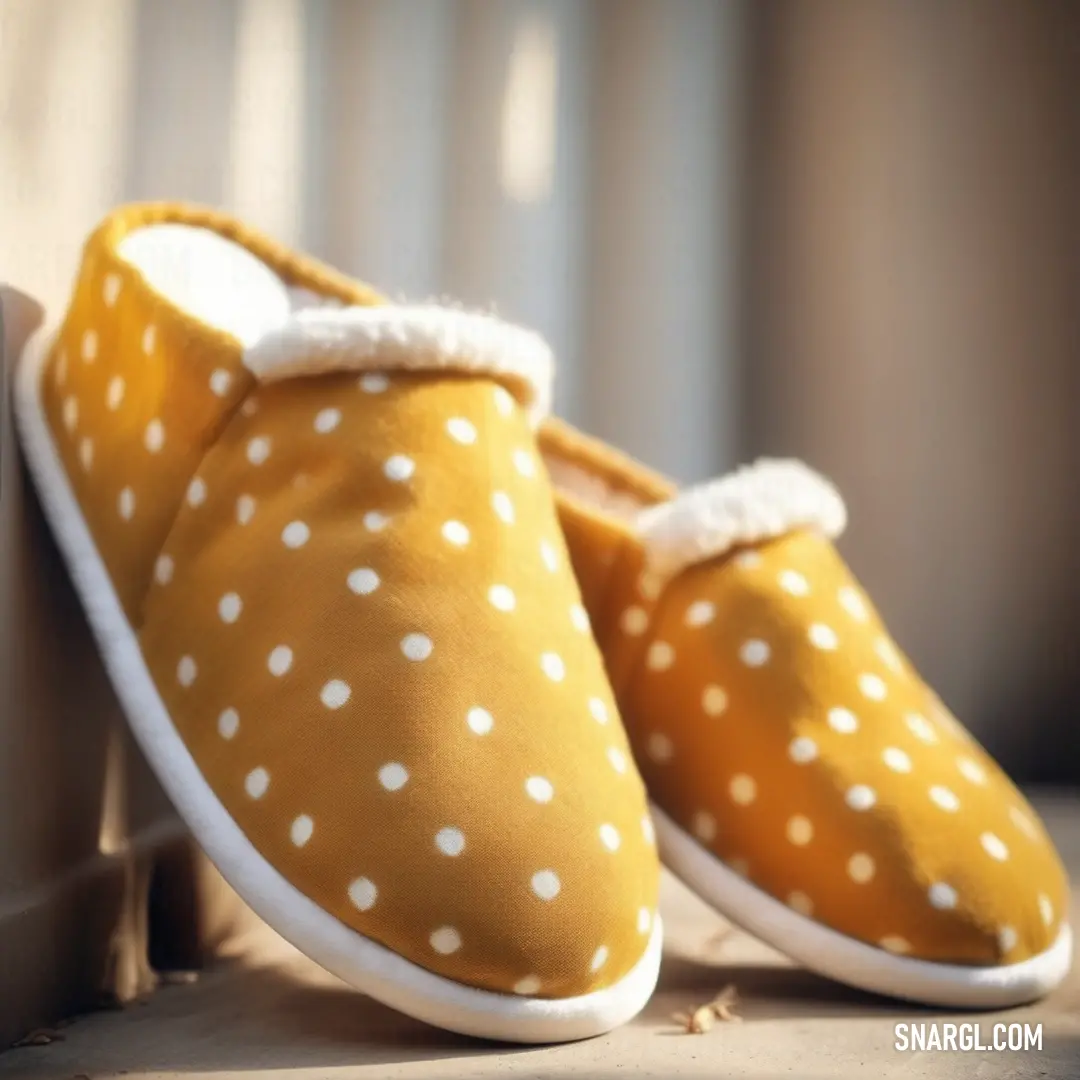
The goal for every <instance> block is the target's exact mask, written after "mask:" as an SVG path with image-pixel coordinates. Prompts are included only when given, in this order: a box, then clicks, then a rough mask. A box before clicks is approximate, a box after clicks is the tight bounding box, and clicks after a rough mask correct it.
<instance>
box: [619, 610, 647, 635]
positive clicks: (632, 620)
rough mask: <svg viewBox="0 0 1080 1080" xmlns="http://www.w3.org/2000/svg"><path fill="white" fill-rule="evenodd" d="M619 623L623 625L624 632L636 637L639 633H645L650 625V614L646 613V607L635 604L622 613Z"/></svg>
mask: <svg viewBox="0 0 1080 1080" xmlns="http://www.w3.org/2000/svg"><path fill="white" fill-rule="evenodd" d="M619 625H620V626H621V627H622V630H623V633H624V634H630V635H631V637H636V636H637V635H638V634H643V633H645V629H646V627H648V625H649V616H648V615H646V614H645V609H644V608H640V607H638V606H637V605H636V604H635V605H634V606H632V607H628V608H627V609H626V610H625V611H624V612H623V613H622V618H621V619H620V620H619Z"/></svg>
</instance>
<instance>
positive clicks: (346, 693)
mask: <svg viewBox="0 0 1080 1080" xmlns="http://www.w3.org/2000/svg"><path fill="white" fill-rule="evenodd" d="M351 695H352V688H351V687H350V686H349V684H348V683H347V682H345V681H344V680H342V679H331V680H330V681H329V682H328V683H327V684H326V685H325V686H324V687H323V688H322V690H320V691H319V699H320V700H321V701H322V703H323V704H324V705H325V706H326V707H327V708H328V709H340V708H341V707H342V706H343V705H344V704H345V703H346V702H347V701H348V700H349V698H350V697H351Z"/></svg>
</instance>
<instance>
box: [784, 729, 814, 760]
mask: <svg viewBox="0 0 1080 1080" xmlns="http://www.w3.org/2000/svg"><path fill="white" fill-rule="evenodd" d="M817 755H818V748H817V743H816V742H814V740H813V739H811V738H810V737H809V736H808V735H800V736H798V738H795V739H792V740H791V742H790V743H788V757H789V758H791V760H792V761H794V762H795V763H796V764H797V765H805V764H806V763H807V762H808V761H813V760H814V758H816V757H817Z"/></svg>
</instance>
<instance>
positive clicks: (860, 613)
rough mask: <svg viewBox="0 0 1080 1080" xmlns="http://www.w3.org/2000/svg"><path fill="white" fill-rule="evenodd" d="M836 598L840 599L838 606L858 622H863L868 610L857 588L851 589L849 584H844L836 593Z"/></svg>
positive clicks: (866, 617) (868, 614)
mask: <svg viewBox="0 0 1080 1080" xmlns="http://www.w3.org/2000/svg"><path fill="white" fill-rule="evenodd" d="M836 595H837V599H839V601H840V606H841V607H842V608H843V609H844V610H845V611H846V612H847V613H848V614H849V615H850V616H851V617H852V618H853V619H857V620H858V621H859V622H865V621H866V620H867V619H868V618H869V616H870V612H869V611H868V610H867V607H866V601H865V600H863V598H862V596H861V595H860V594H859V591H858V590H857V589H853V588H852V587H851V586H850V585H845V586H844V587H843V588H842V589H841V590H840V591H839V592H838V593H837V594H836Z"/></svg>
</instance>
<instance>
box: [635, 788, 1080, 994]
mask: <svg viewBox="0 0 1080 1080" xmlns="http://www.w3.org/2000/svg"><path fill="white" fill-rule="evenodd" d="M651 810H652V818H653V823H654V824H655V826H656V840H657V844H658V845H659V848H660V855H661V857H662V859H663V861H664V865H665V866H667V867H668V869H670V870H671V871H673V872H674V873H675V874H676V875H677V876H678V877H680V878H681V879H682V880H683V881H684V882H685V883H686V884H687V885H689V887H690V888H691V889H692V890H693V891H694V892H696V893H697V894H698V896H700V897H701V898H702V899H703V900H705V901H706V902H707V903H709V904H711V905H712V906H713V907H714V908H715V909H716V910H717V911H719V912H720V914H721V915H723V916H724V917H725V918H727V919H730V920H731V921H732V922H734V923H736V924H737V925H739V926H741V927H742V928H743V929H744V930H748V931H749V932H750V933H751V934H753V935H754V936H755V937H758V938H760V939H761V940H762V941H764V942H765V943H766V944H768V945H771V946H772V947H773V948H774V949H777V950H778V951H779V952H782V953H783V954H784V955H785V956H789V957H791V959H793V960H796V961H798V962H799V963H801V964H804V965H805V966H806V967H808V968H809V969H810V970H811V971H816V972H818V973H819V974H821V975H827V976H828V977H829V978H832V979H836V980H837V981H839V982H843V983H847V984H848V985H849V986H856V987H858V988H859V989H861V990H870V991H872V992H873V993H875V994H888V995H889V996H890V997H895V998H902V999H904V1000H907V1001H918V1002H921V1003H922V1004H924V1005H940V1006H943V1007H945V1008H953V1009H1006V1008H1010V1007H1012V1006H1013V1005H1022V1004H1024V1003H1025V1002H1028V1001H1034V1000H1035V999H1036V998H1040V997H1042V996H1043V995H1044V994H1048V993H1049V992H1050V991H1051V990H1053V989H1054V987H1056V986H1058V985H1059V984H1060V983H1061V982H1062V981H1063V980H1064V978H1065V976H1066V975H1068V973H1069V968H1070V966H1071V964H1072V950H1073V941H1072V931H1071V930H1070V928H1069V926H1068V924H1067V923H1062V925H1061V930H1060V932H1059V933H1058V936H1057V939H1056V940H1055V941H1054V943H1053V944H1052V945H1051V946H1050V947H1049V948H1048V949H1046V950H1045V951H1044V952H1041V953H1039V954H1038V955H1036V956H1032V957H1030V958H1029V959H1027V960H1021V961H1020V962H1019V963H1016V964H1001V965H998V966H996V967H976V966H974V965H966V964H938V963H935V962H934V961H932V960H917V959H915V958H914V957H911V956H894V955H893V954H892V953H888V952H886V951H885V950H884V949H878V948H875V947H874V946H873V945H868V944H866V943H865V942H863V941H858V940H856V939H855V938H853V937H849V936H848V935H847V934H841V933H840V932H839V931H837V930H833V929H831V928H830V927H828V926H825V925H824V924H823V923H820V922H817V921H816V920H815V919H812V918H810V917H808V916H806V915H800V914H799V913H798V912H797V911H795V910H794V909H793V908H790V907H788V905H787V904H784V903H782V902H781V901H780V900H777V899H776V897H774V896H770V895H769V894H768V893H767V892H765V891H764V890H762V889H759V888H758V887H757V886H756V885H754V884H752V883H751V882H749V881H747V880H746V879H745V878H743V877H741V876H740V875H739V874H737V873H736V872H735V871H734V870H732V869H731V867H730V866H728V865H727V864H726V863H723V862H721V860H720V859H718V858H716V856H715V855H713V854H712V852H711V851H708V850H706V849H705V848H704V847H702V846H701V844H699V843H698V842H697V840H695V839H694V838H693V837H692V836H691V835H690V834H689V833H688V832H685V831H684V830H683V829H681V828H680V827H679V826H678V825H676V824H675V822H674V821H673V820H672V819H671V818H670V817H668V816H667V814H665V813H664V812H663V811H662V810H661V809H660V808H659V807H657V806H656V805H655V804H653V805H652V807H651Z"/></svg>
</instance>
